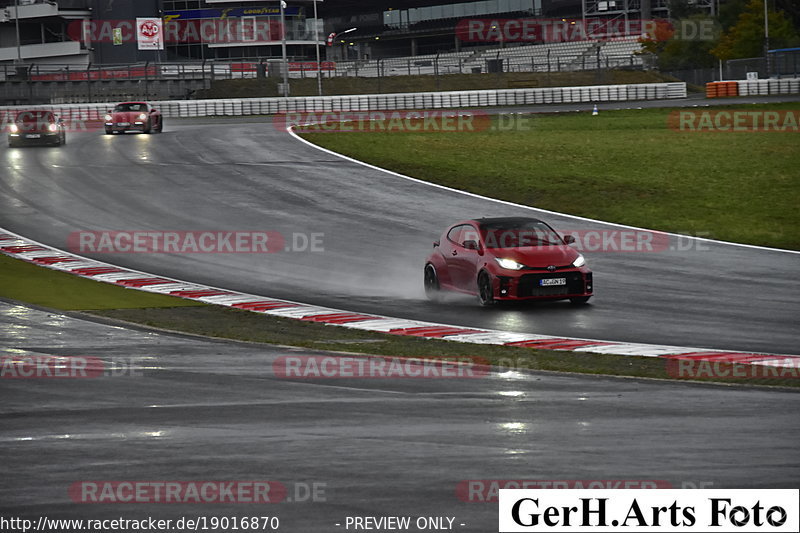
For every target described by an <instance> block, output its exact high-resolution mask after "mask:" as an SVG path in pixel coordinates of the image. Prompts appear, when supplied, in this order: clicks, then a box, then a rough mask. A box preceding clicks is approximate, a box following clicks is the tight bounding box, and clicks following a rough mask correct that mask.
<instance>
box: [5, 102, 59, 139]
mask: <svg viewBox="0 0 800 533" xmlns="http://www.w3.org/2000/svg"><path fill="white" fill-rule="evenodd" d="M66 142H67V134H66V131H65V128H64V121H63V120H61V119H60V118H58V116H56V115H55V114H54V113H53V112H52V111H41V110H31V111H21V112H19V113H17V115H16V116H15V117H14V120H13V121H12V122H11V124H9V126H8V145H9V146H11V147H12V148H13V147H15V146H21V145H23V144H51V145H55V146H59V145H62V144H65V143H66Z"/></svg>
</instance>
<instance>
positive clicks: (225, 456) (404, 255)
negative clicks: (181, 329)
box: [0, 118, 800, 532]
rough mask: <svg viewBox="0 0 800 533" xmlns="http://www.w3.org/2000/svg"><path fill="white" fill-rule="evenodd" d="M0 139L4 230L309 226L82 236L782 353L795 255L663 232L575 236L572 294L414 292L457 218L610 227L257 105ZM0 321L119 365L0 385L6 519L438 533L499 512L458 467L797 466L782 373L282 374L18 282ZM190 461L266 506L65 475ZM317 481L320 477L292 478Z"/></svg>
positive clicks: (351, 286) (373, 291)
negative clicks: (382, 166) (277, 121)
mask: <svg viewBox="0 0 800 533" xmlns="http://www.w3.org/2000/svg"><path fill="white" fill-rule="evenodd" d="M0 160H2V166H3V169H4V172H3V174H2V177H0V227H3V228H6V229H8V230H11V231H14V232H16V233H19V234H21V235H24V236H26V237H30V238H32V239H35V240H38V241H41V242H43V243H45V244H48V245H51V246H56V247H60V248H67V247H68V246H69V243H70V242H71V241H70V235H71V234H73V233H74V232H78V231H272V232H280V233H281V234H282V235H283V236H284V238H285V239H286V243H287V245H288V246H289V247H290V248H291V247H292V246H294V245H295V244H294V243H293V241H294V240H295V239H294V238H293V236H294V235H295V234H302V235H305V236H310V235H312V234H314V235H319V236H320V239H321V240H320V242H321V249H320V250H319V251H308V250H305V251H291V250H290V251H286V250H279V251H277V252H276V253H272V254H169V255H165V254H92V253H86V254H84V255H87V256H90V257H94V258H97V259H100V260H103V261H107V262H110V263H114V264H119V265H122V266H126V267H130V268H135V269H139V270H143V271H146V272H152V273H156V274H160V275H165V276H169V277H174V278H178V279H183V280H189V281H193V282H198V283H204V284H209V285H213V286H217V287H223V288H228V289H232V290H240V291H244V292H248V293H252V294H259V295H264V296H270V297H278V298H286V299H290V300H295V301H300V302H306V303H312V304H317V305H324V306H330V307H335V308H340V309H347V310H351V311H360V312H371V313H378V314H382V315H389V316H397V317H403V318H412V319H419V320H430V321H435V322H443V323H448V324H457V325H461V326H471V327H482V328H490V329H502V330H507V331H519V332H531V333H540V334H549V335H563V336H570V337H584V338H599V339H608V340H617V341H629V342H646V343H658V344H673V345H689V346H697V347H705V348H719V349H728V350H743V351H764V352H775V353H784V354H799V353H800V351H798V348H797V346H798V342H797V341H798V331H797V329H798V328H797V316H798V315H799V314H800V304H798V301H800V290H799V289H798V285H797V283H796V280H795V278H796V271H797V265H798V255H797V254H793V253H785V252H781V251H773V250H765V249H758V248H752V247H743V246H734V245H729V244H724V243H715V242H708V241H695V240H690V239H678V238H671V239H670V240H669V246H667V247H666V248H665V249H663V250H660V251H658V252H648V253H596V254H592V253H591V252H587V253H586V255H587V258H588V259H589V261H590V265H591V267H592V269H593V270H594V272H595V280H596V287H597V291H596V297H595V298H594V299H593V300H592V303H591V305H589V306H585V307H573V306H570V305H569V304H568V303H564V302H557V303H545V304H535V305H526V306H518V305H513V306H502V307H499V308H492V309H484V308H480V307H478V306H477V305H476V304H475V302H474V300H473V299H471V298H466V297H465V298H455V299H453V300H452V301H450V302H448V303H446V304H443V305H442V304H438V305H437V304H433V303H430V302H428V301H426V300H425V298H424V295H423V292H422V264H423V261H424V258H425V256H426V254H427V253H428V251H429V250H430V248H431V243H432V241H434V240H436V239H438V237H439V235H440V233H441V231H442V230H443V229H444V227H445V226H446V225H447V224H449V223H451V222H453V221H456V220H460V219H465V218H472V217H479V216H509V215H528V216H540V217H541V218H543V219H545V220H547V221H548V222H550V223H551V224H552V225H553V226H555V227H556V229H559V230H578V231H592V230H597V231H614V230H621V228H619V227H615V226H610V225H606V224H603V223H600V222H592V221H584V220H579V219H574V218H571V217H567V216H563V215H557V214H551V213H543V212H541V211H538V210H536V209H530V208H525V207H520V206H512V205H508V204H503V203H500V202H496V201H492V200H489V199H484V198H479V197H475V196H470V195H465V194H461V193H458V192H453V191H449V190H445V189H442V188H437V187H433V186H430V185H427V184H424V183H421V182H417V181H413V180H408V179H404V178H402V177H398V176H395V175H392V174H390V173H386V172H382V171H379V170H376V169H372V168H369V167H366V166H364V165H360V164H358V163H355V162H352V161H348V160H345V159H343V158H341V157H338V156H336V155H334V154H330V153H326V152H324V151H321V150H318V149H316V148H314V147H311V146H308V145H306V144H303V143H302V142H300V141H298V140H297V139H295V138H293V137H291V136H289V135H288V134H287V133H285V132H283V131H280V130H279V129H277V128H275V127H273V126H272V124H271V123H270V121H269V120H267V119H264V118H250V119H241V118H240V119H236V120H231V119H193V120H175V119H172V120H170V121H169V122H167V126H166V129H165V132H164V133H163V134H161V135H150V136H147V135H123V136H113V137H111V136H104V135H101V134H98V133H93V132H90V133H76V134H72V135H70V138H69V142H68V144H67V145H66V146H64V147H61V148H54V149H48V148H31V149H9V148H6V147H2V148H0ZM302 244H303V242H302V239H301V240H300V241H298V244H297V246H298V247H302ZM671 248H672V249H671ZM0 338H2V342H3V346H4V347H5V349H6V350H5V351H7V353H10V354H18V355H80V356H85V357H99V358H101V359H108V358H111V359H117V360H120V361H127V362H129V363H131V364H132V365H133V367H134V368H135V369H136V371H135V372H133V371H132V372H129V373H128V374H131V375H124V376H117V377H112V376H107V377H100V378H97V379H86V380H42V381H36V380H33V381H31V380H3V382H2V383H0V402H2V405H3V408H2V409H1V410H0V413H1V414H0V417H1V418H2V419H3V423H2V431H0V440H2V442H3V444H2V449H3V450H4V455H5V456H6V457H13V458H14V461H13V462H12V461H4V462H3V466H2V467H0V468H1V469H2V471H1V472H0V473H2V479H3V483H2V488H1V489H0V490H2V493H1V494H0V496H1V498H0V501H2V503H0V509H2V511H3V514H4V515H7V514H10V515H15V516H25V517H31V518H35V517H39V516H42V515H44V514H46V513H49V516H51V517H56V516H59V517H73V518H103V517H106V518H112V517H118V516H125V517H127V518H139V519H141V518H144V517H147V516H158V517H163V518H180V517H181V516H186V515H193V516H198V515H200V516H202V515H204V516H213V515H216V516H223V515H228V516H240V517H242V516H264V515H265V514H266V515H275V516H278V517H279V518H280V520H281V529H282V530H284V531H339V530H343V529H342V527H341V526H337V525H336V524H337V523H339V524H343V523H344V520H345V519H346V517H347V516H364V515H370V516H388V515H392V516H395V515H399V516H414V517H416V516H441V517H445V516H447V517H454V525H453V528H454V529H455V530H460V531H476V532H477V531H492V530H496V520H497V517H496V512H497V511H496V510H497V507H496V504H494V503H486V502H479V501H472V502H469V501H464V500H469V499H470V498H469V494H472V495H473V498H472V499H473V500H475V499H478V500H480V499H481V497H479V496H477V494H479V493H480V491H479V490H477V489H476V490H475V491H474V492H473V493H468V495H467V496H465V494H464V492H463V490H458V489H459V487H461V488H462V489H463V487H464V485H463V484H460V483H461V482H463V481H466V480H490V479H501V480H502V479H536V480H592V479H605V480H610V479H616V480H659V481H661V482H664V483H669V484H671V485H672V486H676V487H680V486H682V484H688V486H692V484H701V483H705V484H709V483H711V484H713V485H712V486H713V487H715V488H748V487H753V488H756V487H762V488H766V487H771V488H775V487H791V486H793V485H796V482H797V479H798V478H800V469H799V468H798V456H799V455H800V454H799V453H798V451H797V446H796V442H797V441H798V440H800V434H799V433H800V431H799V430H800V424H799V423H798V419H797V416H796V413H797V408H798V405H797V404H798V401H800V400H798V396H797V394H795V393H792V392H785V391H779V390H746V389H741V388H737V387H727V386H699V385H691V384H683V383H677V384H676V383H668V382H655V381H641V380H631V379H616V378H595V377H580V376H561V375H550V374H519V373H514V372H505V373H490V374H488V375H486V376H481V377H479V378H476V379H466V380H464V379H434V380H375V379H372V380H365V379H351V380H337V381H336V382H335V383H331V382H330V381H327V382H320V381H316V382H314V381H297V380H286V379H280V378H278V377H276V376H275V374H274V372H273V363H274V362H275V360H276V359H277V358H279V357H281V356H285V355H291V354H300V355H308V354H310V352H308V351H307V350H300V349H292V348H283V347H271V346H260V345H252V344H244V343H232V342H218V341H211V340H206V339H200V338H195V337H188V336H179V335H171V334H166V333H154V332H150V331H145V330H141V329H123V328H120V327H118V326H117V325H111V324H103V323H99V322H96V321H87V320H86V319H85V318H81V317H66V316H63V315H56V314H53V313H47V312H44V311H41V310H36V309H31V308H26V307H21V306H17V305H14V304H11V303H5V304H3V305H2V306H0ZM203 479H208V480H271V481H275V482H278V483H280V484H282V485H283V486H284V487H285V488H286V489H287V491H288V492H287V495H286V498H285V499H284V500H283V502H282V503H278V504H274V505H269V506H266V507H264V506H256V505H254V504H249V505H248V504H236V505H230V504H225V503H222V504H215V505H198V504H194V505H192V504H186V505H182V504H178V505H159V504H136V505H87V504H75V503H73V502H72V500H71V494H70V492H69V487H70V486H72V485H73V483H76V482H80V481H91V480H183V481H185V480H203ZM315 483H316V484H317V486H318V489H319V491H322V492H324V495H320V494H318V495H317V496H316V497H313V496H308V495H307V494H306V492H305V489H306V488H307V487H311V486H313V485H314V484H315ZM476 487H479V486H477V485H473V486H472V488H476ZM72 496H74V494H72ZM290 500H291V501H290ZM297 500H306V501H297ZM311 500H313V501H311ZM265 509H266V510H265ZM461 524H463V525H461Z"/></svg>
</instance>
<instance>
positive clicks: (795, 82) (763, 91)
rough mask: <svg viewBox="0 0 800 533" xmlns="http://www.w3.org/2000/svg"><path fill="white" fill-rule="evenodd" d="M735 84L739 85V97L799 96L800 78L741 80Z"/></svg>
mask: <svg viewBox="0 0 800 533" xmlns="http://www.w3.org/2000/svg"><path fill="white" fill-rule="evenodd" d="M737 83H738V84H739V96H755V95H770V94H800V78H783V79H779V80H775V79H770V80H742V81H738V82H737Z"/></svg>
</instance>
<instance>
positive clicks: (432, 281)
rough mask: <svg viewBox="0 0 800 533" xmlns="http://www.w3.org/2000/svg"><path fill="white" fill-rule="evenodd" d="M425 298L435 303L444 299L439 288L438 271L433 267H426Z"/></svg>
mask: <svg viewBox="0 0 800 533" xmlns="http://www.w3.org/2000/svg"><path fill="white" fill-rule="evenodd" d="M424 283H425V296H427V297H428V299H429V300H431V301H433V302H438V301H440V300H441V299H442V289H441V287H440V286H439V277H438V276H437V275H436V269H435V268H433V265H431V264H428V265H425V282H424Z"/></svg>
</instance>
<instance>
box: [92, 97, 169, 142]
mask: <svg viewBox="0 0 800 533" xmlns="http://www.w3.org/2000/svg"><path fill="white" fill-rule="evenodd" d="M104 122H105V128H106V135H112V134H114V133H125V132H126V131H141V132H142V133H153V132H155V133H161V132H162V131H163V129H164V119H163V118H162V117H161V112H159V111H158V110H157V109H156V108H154V107H153V106H151V105H150V104H148V103H147V102H123V103H121V104H117V105H116V106H114V109H111V110H109V112H108V114H107V115H106V116H105V121H104Z"/></svg>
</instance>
